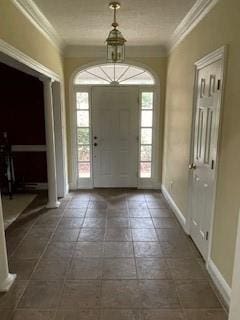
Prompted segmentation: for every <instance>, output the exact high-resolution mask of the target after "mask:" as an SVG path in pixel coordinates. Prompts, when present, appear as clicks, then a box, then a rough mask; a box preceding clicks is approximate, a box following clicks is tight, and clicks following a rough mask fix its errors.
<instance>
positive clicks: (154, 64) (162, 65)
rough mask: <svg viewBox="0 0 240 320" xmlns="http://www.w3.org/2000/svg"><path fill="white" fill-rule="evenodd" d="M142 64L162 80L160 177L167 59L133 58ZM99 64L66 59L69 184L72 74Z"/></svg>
mask: <svg viewBox="0 0 240 320" xmlns="http://www.w3.org/2000/svg"><path fill="white" fill-rule="evenodd" d="M134 61H135V62H136V63H140V64H143V65H146V66H147V67H148V68H150V69H151V70H153V71H154V72H155V73H156V75H157V76H158V77H159V80H160V87H161V88H160V132H159V136H160V148H159V155H160V164H159V169H160V176H161V168H162V144H163V121H164V103H165V83H166V61H167V59H166V58H131V63H134ZM95 62H96V63H97V62H98V60H97V59H94V58H65V59H64V77H65V88H66V91H65V96H66V110H67V111H66V115H67V128H68V130H67V140H68V168H69V183H70V184H71V180H72V175H71V172H72V166H71V148H72V146H71V132H70V131H71V130H70V112H71V108H70V99H69V98H70V97H69V85H70V79H71V76H72V74H73V73H74V71H75V70H76V69H77V68H81V67H83V66H85V65H87V64H94V63H95Z"/></svg>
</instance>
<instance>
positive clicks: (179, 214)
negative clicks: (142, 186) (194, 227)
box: [161, 184, 189, 234]
mask: <svg viewBox="0 0 240 320" xmlns="http://www.w3.org/2000/svg"><path fill="white" fill-rule="evenodd" d="M161 191H162V194H163V195H164V198H165V199H166V201H167V203H168V204H169V206H170V207H171V209H172V210H173V212H174V213H175V215H176V218H177V219H178V221H179V223H180V224H181V226H182V227H183V230H184V231H185V233H186V234H189V230H188V229H187V225H186V218H185V217H184V215H183V213H182V211H181V210H180V209H179V207H178V206H177V204H176V202H175V201H174V200H173V198H172V196H171V194H170V193H169V192H168V190H167V188H166V187H165V186H164V185H163V184H162V187H161Z"/></svg>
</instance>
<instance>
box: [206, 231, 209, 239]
mask: <svg viewBox="0 0 240 320" xmlns="http://www.w3.org/2000/svg"><path fill="white" fill-rule="evenodd" d="M208 237H209V233H208V231H207V232H206V240H207V241H208Z"/></svg>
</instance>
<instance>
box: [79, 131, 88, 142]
mask: <svg viewBox="0 0 240 320" xmlns="http://www.w3.org/2000/svg"><path fill="white" fill-rule="evenodd" d="M77 140H78V141H77V142H78V144H89V128H78V129H77Z"/></svg>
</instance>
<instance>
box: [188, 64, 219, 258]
mask: <svg viewBox="0 0 240 320" xmlns="http://www.w3.org/2000/svg"><path fill="white" fill-rule="evenodd" d="M222 68H223V62H222V60H218V61H216V62H213V63H211V64H208V65H207V66H204V67H201V68H200V69H198V71H197V93H196V94H197V98H196V117H195V126H194V128H195V132H194V147H193V163H192V164H191V165H190V168H191V169H192V199H191V201H192V206H191V208H192V216H191V225H190V228H191V229H190V234H191V237H192V239H193V240H194V242H195V243H196V245H197V247H198V248H199V250H200V252H201V254H202V256H203V257H204V258H205V259H206V258H207V253H208V243H209V232H210V225H211V214H212V211H213V207H214V183H215V179H216V174H215V171H216V156H217V143H218V131H219V118H220V106H221V90H222Z"/></svg>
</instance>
